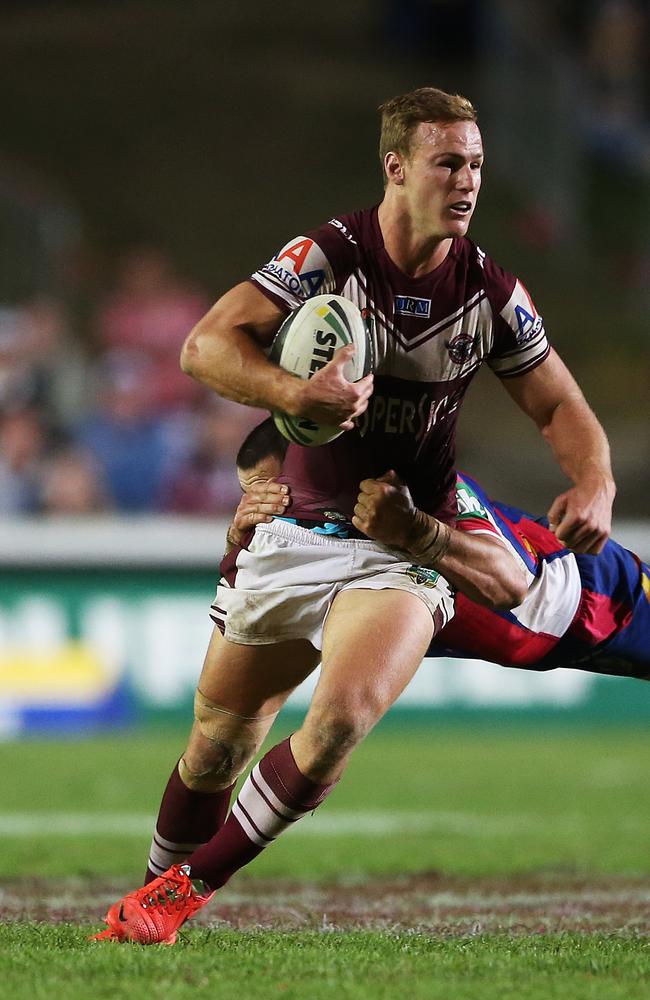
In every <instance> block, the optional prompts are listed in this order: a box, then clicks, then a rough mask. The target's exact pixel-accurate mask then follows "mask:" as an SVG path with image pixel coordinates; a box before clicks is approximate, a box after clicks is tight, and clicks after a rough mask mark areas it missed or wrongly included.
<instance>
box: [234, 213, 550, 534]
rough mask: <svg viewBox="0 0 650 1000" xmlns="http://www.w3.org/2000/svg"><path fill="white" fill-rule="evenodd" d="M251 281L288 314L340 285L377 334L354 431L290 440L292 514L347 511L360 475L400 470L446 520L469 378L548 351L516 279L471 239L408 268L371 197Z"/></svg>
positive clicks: (526, 367)
mask: <svg viewBox="0 0 650 1000" xmlns="http://www.w3.org/2000/svg"><path fill="white" fill-rule="evenodd" d="M251 281H252V282H253V283H254V284H255V286H256V287H257V288H259V290H260V291H261V292H263V293H264V294H265V295H266V296H267V297H268V298H269V299H271V300H272V301H273V302H274V303H276V305H278V306H279V307H280V308H281V309H284V310H286V311H287V312H290V311H292V310H294V309H297V308H298V307H299V306H300V305H302V303H303V302H304V301H305V300H306V299H308V298H310V297H311V296H312V295H319V294H321V293H324V292H335V293H337V294H339V295H343V296H345V298H348V299H350V300H351V301H352V302H354V303H355V304H356V305H357V306H358V307H359V309H360V310H361V313H362V315H363V316H364V318H365V319H366V322H367V325H368V329H369V331H370V334H371V338H372V341H373V348H374V357H375V366H374V371H375V389H374V393H373V395H372V398H371V399H370V403H369V406H368V409H367V410H366V412H365V413H364V414H363V415H362V416H361V417H360V418H359V419H358V421H357V427H356V428H355V430H352V431H348V432H346V433H345V434H343V435H342V436H341V437H339V438H337V439H336V440H335V441H332V442H331V443H330V444H327V445H321V446H320V447H318V448H305V447H302V446H300V445H295V444H290V445H289V448H288V450H287V456H286V459H285V462H284V468H283V477H282V481H284V482H287V483H289V485H290V486H291V496H292V500H293V502H292V506H291V514H292V516H294V517H298V518H314V519H320V518H322V517H323V516H325V517H327V513H328V512H332V511H337V512H339V513H341V514H344V515H345V516H346V517H351V515H352V510H353V508H354V504H355V503H356V498H357V494H358V492H359V482H360V481H361V480H362V479H366V478H376V477H377V476H380V475H382V474H383V473H384V472H386V471H387V469H395V471H396V472H397V474H398V475H399V476H400V477H401V479H402V480H403V481H404V482H406V483H407V484H408V487H409V489H410V490H411V494H412V496H413V499H414V501H415V504H416V506H418V507H419V508H421V509H422V510H425V511H427V513H429V514H433V515H435V516H437V517H440V518H441V519H443V520H445V521H452V520H453V518H454V516H455V513H456V497H455V490H456V471H455V467H454V461H455V439H456V423H457V419H458V408H459V406H460V403H461V401H462V399H463V396H464V395H465V392H466V391H467V388H468V386H469V384H470V382H471V380H472V378H473V377H474V375H475V373H476V372H477V371H478V368H479V366H480V365H481V364H482V362H484V361H486V362H487V363H488V365H489V366H490V367H491V368H492V369H493V371H494V372H495V373H496V374H497V375H498V376H499V377H500V378H508V377H510V376H513V375H520V374H522V373H523V372H527V371H530V370H531V369H532V368H534V367H535V366H536V365H538V364H539V363H540V362H541V361H543V360H544V359H545V358H546V357H547V355H548V352H549V345H548V342H547V340H546V335H545V333H544V326H543V323H542V318H541V316H539V315H538V314H537V312H536V310H535V306H534V305H533V303H532V301H531V298H530V296H529V295H528V292H527V291H526V289H525V288H524V286H523V285H522V284H521V282H520V281H518V280H517V278H515V277H514V276H513V275H511V274H508V273H507V272H506V271H504V270H503V269H502V268H500V267H498V266H497V265H496V264H494V263H493V261H491V260H490V258H489V257H487V256H486V255H485V254H484V253H483V251H482V250H480V249H479V247H477V246H476V245H475V244H474V243H472V241H471V240H469V239H466V238H461V239H454V240H452V245H451V249H450V251H449V253H448V255H447V257H446V258H445V260H444V261H443V262H442V264H440V265H439V266H438V267H437V268H436V269H435V270H434V271H431V272H430V273H429V274H425V275H423V276H422V277H418V278H412V277H409V276H408V275H407V274H404V273H403V272H402V271H400V269H399V268H398V267H396V265H395V264H394V263H393V261H392V260H391V258H390V257H389V256H388V254H387V252H386V250H385V248H384V241H383V237H382V234H381V229H380V227H379V222H378V218H377V208H376V207H375V208H372V209H366V210H364V211H361V212H354V213H352V214H351V215H342V216H341V217H340V218H336V219H332V220H331V221H330V222H328V223H326V224H325V225H323V226H320V227H319V228H318V229H314V230H312V231H310V232H308V233H306V234H305V235H304V236H299V237H297V238H296V239H294V240H291V241H290V242H289V243H287V244H286V245H285V246H284V247H283V248H282V249H281V250H280V251H279V253H278V254H277V255H276V256H275V257H274V258H273V259H272V260H271V261H269V263H268V264H266V265H265V266H264V267H262V268H260V270H258V271H256V272H255V273H254V274H253V276H252V278H251Z"/></svg>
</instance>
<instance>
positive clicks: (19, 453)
mask: <svg viewBox="0 0 650 1000" xmlns="http://www.w3.org/2000/svg"><path fill="white" fill-rule="evenodd" d="M209 306H210V299H209V298H208V296H207V295H206V294H205V293H204V292H203V291H202V290H201V289H199V288H196V287H194V285H193V284H192V283H190V282H188V281H186V280H183V279H182V278H181V277H180V276H179V275H178V274H177V273H176V271H175V269H174V266H173V264H172V262H171V260H170V259H169V257H168V256H167V255H166V254H165V253H163V252H162V251H161V250H160V249H158V248H156V247H155V246H146V245H143V246H138V247H133V248H131V249H130V250H129V251H128V252H127V253H125V254H124V255H123V256H122V257H121V258H120V259H119V260H118V261H117V262H116V267H115V280H114V285H113V287H112V288H110V289H107V290H106V292H105V294H104V295H103V296H100V297H99V299H98V302H97V305H96V307H95V308H94V309H91V315H90V317H89V322H90V326H91V336H90V337H81V336H79V335H78V332H77V331H76V330H75V329H74V321H73V319H72V314H71V311H70V310H67V309H66V308H65V306H64V305H63V303H62V302H61V301H57V299H56V298H54V297H51V296H39V297H35V298H32V299H30V300H28V301H24V302H21V303H18V304H12V305H11V306H8V305H7V306H0V514H3V515H29V514H98V513H103V512H119V513H127V514H138V513H144V512H158V513H173V514H199V515H214V514H224V515H227V514H229V513H230V512H231V511H232V510H233V509H234V507H235V506H236V504H237V501H238V497H239V495H240V491H239V485H238V482H237V479H236V476H235V471H234V460H235V456H236V453H237V450H238V447H239V445H240V443H241V441H242V440H243V438H244V437H245V435H246V434H247V433H248V430H249V429H251V428H252V427H253V426H254V425H255V424H256V423H258V422H259V420H260V419H262V418H263V417H264V416H266V414H265V413H262V412H261V411H258V410H251V409H249V408H247V407H243V406H239V405H237V404H236V403H229V402H227V401H225V400H221V399H219V398H218V397H217V396H215V394H214V393H211V392H209V391H208V390H205V389H203V388H202V387H201V386H200V385H198V384H197V383H196V382H195V381H194V380H192V379H191V378H189V377H188V376H186V375H184V374H183V372H182V371H181V370H180V367H179V360H178V359H179V353H180V348H181V345H182V343H183V340H184V338H185V336H186V335H187V333H188V332H189V330H190V329H191V328H192V326H194V324H195V323H196V322H197V321H198V320H199V319H200V317H201V316H202V315H204V313H205V312H206V311H207V309H208V308H209Z"/></svg>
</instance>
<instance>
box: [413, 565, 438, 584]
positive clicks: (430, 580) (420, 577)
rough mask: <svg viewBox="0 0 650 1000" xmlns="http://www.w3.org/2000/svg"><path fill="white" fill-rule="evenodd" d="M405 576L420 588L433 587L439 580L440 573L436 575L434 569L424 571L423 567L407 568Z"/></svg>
mask: <svg viewBox="0 0 650 1000" xmlns="http://www.w3.org/2000/svg"><path fill="white" fill-rule="evenodd" d="M406 575H407V576H410V578H411V580H413V583H417V584H418V586H420V587H435V585H436V584H437V582H438V580H439V579H440V573H436V571H435V569H425V568H424V566H409V568H408V569H407V570H406Z"/></svg>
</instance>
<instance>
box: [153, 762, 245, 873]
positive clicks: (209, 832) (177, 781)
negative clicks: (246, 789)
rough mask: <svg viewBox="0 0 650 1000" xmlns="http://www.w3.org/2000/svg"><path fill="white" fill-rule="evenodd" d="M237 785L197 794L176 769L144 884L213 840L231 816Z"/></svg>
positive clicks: (164, 798) (171, 780)
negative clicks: (231, 797) (229, 812)
mask: <svg viewBox="0 0 650 1000" xmlns="http://www.w3.org/2000/svg"><path fill="white" fill-rule="evenodd" d="M234 787H235V786H234V785H230V787H229V788H224V789H223V791H219V792H195V791H193V790H192V789H191V788H188V787H187V785H185V784H184V783H183V781H182V780H181V776H180V775H179V773H178V764H177V765H176V766H175V767H174V770H173V771H172V773H171V775H170V778H169V781H168V782H167V787H166V788H165V792H164V794H163V797H162V802H161V803H160V811H159V813H158V819H157V821H156V829H155V830H154V835H153V840H152V841H151V850H150V852H149V863H148V867H147V873H146V875H145V879H144V884H145V885H146V884H147V883H148V882H151V880H152V879H154V878H158V876H159V875H162V873H163V872H165V871H167V869H168V868H171V866H172V865H177V864H179V863H180V862H181V861H185V860H186V858H188V857H189V856H190V854H192V852H193V851H195V850H196V848H197V847H200V846H201V845H202V844H205V843H206V842H207V841H209V840H210V838H211V837H213V836H214V835H215V833H216V832H217V830H219V829H220V828H221V827H222V826H223V824H224V821H225V819H226V816H227V815H228V806H229V805H230V796H231V795H232V790H233V788H234Z"/></svg>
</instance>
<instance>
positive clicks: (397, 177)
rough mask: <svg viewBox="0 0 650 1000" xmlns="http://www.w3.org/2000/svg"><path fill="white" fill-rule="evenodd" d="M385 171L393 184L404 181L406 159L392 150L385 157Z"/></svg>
mask: <svg viewBox="0 0 650 1000" xmlns="http://www.w3.org/2000/svg"><path fill="white" fill-rule="evenodd" d="M384 172H385V174H386V178H387V180H388V181H389V182H391V183H393V184H403V183H404V161H403V160H402V157H401V156H400V155H399V153H394V152H393V151H392V150H391V151H390V152H389V153H386V155H385V157H384Z"/></svg>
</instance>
